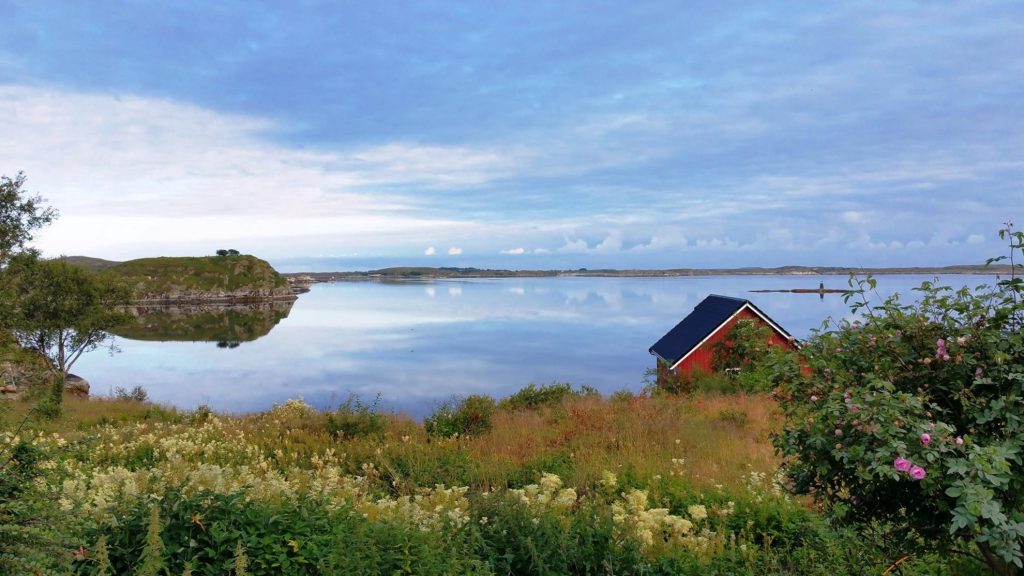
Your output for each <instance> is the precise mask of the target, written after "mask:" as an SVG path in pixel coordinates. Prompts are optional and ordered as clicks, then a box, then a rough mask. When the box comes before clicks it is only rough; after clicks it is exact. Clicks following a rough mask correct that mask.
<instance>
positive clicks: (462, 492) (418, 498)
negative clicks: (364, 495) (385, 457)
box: [356, 484, 469, 531]
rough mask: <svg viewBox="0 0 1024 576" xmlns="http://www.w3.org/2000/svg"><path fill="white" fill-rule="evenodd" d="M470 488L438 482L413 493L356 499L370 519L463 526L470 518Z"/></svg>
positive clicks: (425, 528)
mask: <svg viewBox="0 0 1024 576" xmlns="http://www.w3.org/2000/svg"><path fill="white" fill-rule="evenodd" d="M467 490H468V488H466V487H457V488H446V487H445V486H444V485H443V484H438V485H436V486H434V487H433V488H420V489H419V490H418V491H417V493H416V495H415V496H412V497H409V496H401V497H399V498H379V499H376V500H369V499H363V500H361V501H359V502H358V503H356V510H358V511H359V512H361V513H362V514H363V516H364V517H365V518H368V519H370V520H381V519H389V520H402V521H405V522H408V523H410V524H413V525H414V526H417V527H419V528H420V530H423V531H428V530H431V529H436V528H439V527H441V526H445V525H447V526H452V527H455V528H461V527H463V526H465V525H466V523H468V522H469V500H468V499H467V498H466V491H467Z"/></svg>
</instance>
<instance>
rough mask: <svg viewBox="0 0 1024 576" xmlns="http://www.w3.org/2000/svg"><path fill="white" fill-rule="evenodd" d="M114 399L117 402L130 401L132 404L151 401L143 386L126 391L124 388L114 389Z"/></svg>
mask: <svg viewBox="0 0 1024 576" xmlns="http://www.w3.org/2000/svg"><path fill="white" fill-rule="evenodd" d="M114 398H116V399H117V400H128V401H131V402H145V401H147V400H149V394H148V393H147V392H146V389H145V388H143V387H142V386H135V387H133V388H132V389H131V390H126V389H125V388H124V387H123V386H118V387H116V388H114Z"/></svg>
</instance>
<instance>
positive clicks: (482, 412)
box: [423, 395, 495, 438]
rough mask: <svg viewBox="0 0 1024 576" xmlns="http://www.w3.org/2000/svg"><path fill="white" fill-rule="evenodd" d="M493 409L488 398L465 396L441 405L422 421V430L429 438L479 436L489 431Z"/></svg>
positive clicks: (493, 404) (492, 401)
mask: <svg viewBox="0 0 1024 576" xmlns="http://www.w3.org/2000/svg"><path fill="white" fill-rule="evenodd" d="M494 409H495V403H494V399H492V398H490V397H488V396H480V395H473V396H467V397H466V398H464V399H463V400H461V401H459V402H447V403H445V404H442V405H441V406H440V407H439V408H438V409H437V410H435V411H434V413H433V414H431V415H430V416H428V417H427V418H425V419H424V420H423V428H424V429H425V430H426V432H427V434H430V435H431V436H441V437H444V438H450V437H452V436H456V435H458V436H470V435H473V434H481V433H483V432H486V431H488V430H490V429H491V420H492V419H493V417H494Z"/></svg>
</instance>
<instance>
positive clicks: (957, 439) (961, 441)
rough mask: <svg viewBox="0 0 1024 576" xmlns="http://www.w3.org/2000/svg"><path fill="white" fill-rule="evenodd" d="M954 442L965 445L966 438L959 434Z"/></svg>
mask: <svg viewBox="0 0 1024 576" xmlns="http://www.w3.org/2000/svg"><path fill="white" fill-rule="evenodd" d="M953 443H954V444H956V445H957V446H963V445H964V439H963V438H961V437H959V436H957V437H956V440H954V441H953Z"/></svg>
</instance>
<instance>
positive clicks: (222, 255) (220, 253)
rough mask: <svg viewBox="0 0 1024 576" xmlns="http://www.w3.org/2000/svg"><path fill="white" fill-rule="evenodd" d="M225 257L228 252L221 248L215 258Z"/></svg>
mask: <svg viewBox="0 0 1024 576" xmlns="http://www.w3.org/2000/svg"><path fill="white" fill-rule="evenodd" d="M227 255H228V251H227V250H225V249H223V248H221V249H220V250H217V256H220V257H224V256H227Z"/></svg>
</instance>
